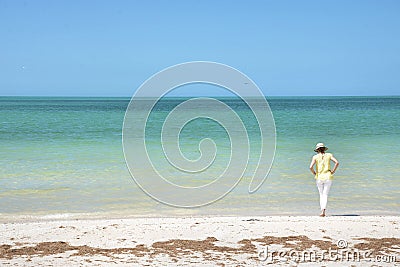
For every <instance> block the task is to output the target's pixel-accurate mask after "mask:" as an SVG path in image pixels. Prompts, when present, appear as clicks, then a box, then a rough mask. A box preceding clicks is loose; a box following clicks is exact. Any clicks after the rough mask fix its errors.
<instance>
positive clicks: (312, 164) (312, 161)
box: [310, 157, 317, 175]
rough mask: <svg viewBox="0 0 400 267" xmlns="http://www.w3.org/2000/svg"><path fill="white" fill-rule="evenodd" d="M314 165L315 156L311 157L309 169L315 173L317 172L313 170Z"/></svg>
mask: <svg viewBox="0 0 400 267" xmlns="http://www.w3.org/2000/svg"><path fill="white" fill-rule="evenodd" d="M314 165H315V158H314V157H313V158H312V160H311V164H310V171H311V173H312V174H314V175H316V174H317V173H316V172H315V171H314Z"/></svg>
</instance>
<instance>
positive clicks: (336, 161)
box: [331, 155, 339, 174]
mask: <svg viewBox="0 0 400 267" xmlns="http://www.w3.org/2000/svg"><path fill="white" fill-rule="evenodd" d="M331 160H332V161H333V162H335V166H334V167H333V170H331V173H332V174H334V173H335V171H336V169H337V168H338V167H339V161H338V160H337V159H336V158H335V157H334V156H333V155H332V157H331Z"/></svg>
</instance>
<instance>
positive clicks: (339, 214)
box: [331, 214, 360, 216]
mask: <svg viewBox="0 0 400 267" xmlns="http://www.w3.org/2000/svg"><path fill="white" fill-rule="evenodd" d="M331 216H360V215H359V214H334V215H331Z"/></svg>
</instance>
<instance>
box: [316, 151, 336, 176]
mask: <svg viewBox="0 0 400 267" xmlns="http://www.w3.org/2000/svg"><path fill="white" fill-rule="evenodd" d="M331 158H332V154H331V153H325V154H321V153H318V154H317V155H315V156H314V157H313V159H315V163H316V164H315V165H316V167H315V168H316V174H315V179H319V180H322V181H326V180H332V179H333V175H332V173H331Z"/></svg>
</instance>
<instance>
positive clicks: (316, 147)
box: [314, 143, 328, 152]
mask: <svg viewBox="0 0 400 267" xmlns="http://www.w3.org/2000/svg"><path fill="white" fill-rule="evenodd" d="M321 147H325V150H328V147H326V146H325V145H324V143H318V144H317V145H316V146H315V149H314V151H315V152H317V149H318V148H321Z"/></svg>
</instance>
